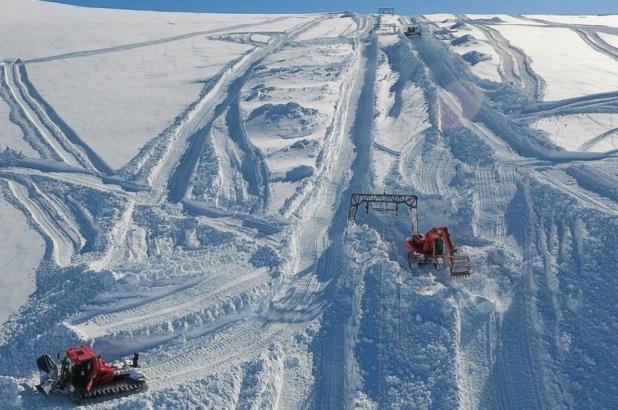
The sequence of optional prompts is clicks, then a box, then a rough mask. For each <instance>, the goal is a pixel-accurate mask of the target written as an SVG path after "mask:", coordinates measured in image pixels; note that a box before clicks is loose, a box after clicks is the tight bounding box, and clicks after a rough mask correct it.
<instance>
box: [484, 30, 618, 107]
mask: <svg viewBox="0 0 618 410" xmlns="http://www.w3.org/2000/svg"><path fill="white" fill-rule="evenodd" d="M492 27H493V28H495V29H496V30H498V31H499V32H500V34H502V35H503V36H504V37H505V38H506V39H507V40H508V41H509V42H510V43H511V44H513V45H514V46H515V47H519V48H520V49H522V50H523V51H524V52H525V53H526V54H527V55H528V56H530V58H531V60H532V68H533V69H534V70H535V71H536V72H537V73H538V74H539V75H540V76H541V77H543V79H544V80H545V82H546V88H545V91H544V100H546V101H554V100H562V99H565V98H570V97H579V96H582V95H586V94H594V93H602V92H607V91H614V90H616V89H618V61H616V60H614V59H612V58H611V57H609V56H607V55H605V54H603V53H600V52H598V51H596V50H594V49H592V48H590V46H588V44H586V43H585V42H584V41H583V40H582V39H581V38H580V37H579V36H578V35H577V34H576V33H575V32H573V31H572V30H570V29H568V28H556V27H525V26H517V25H494V26H492ZM548 50H551V52H548Z"/></svg>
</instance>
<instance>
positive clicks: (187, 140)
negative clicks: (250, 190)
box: [152, 17, 324, 203]
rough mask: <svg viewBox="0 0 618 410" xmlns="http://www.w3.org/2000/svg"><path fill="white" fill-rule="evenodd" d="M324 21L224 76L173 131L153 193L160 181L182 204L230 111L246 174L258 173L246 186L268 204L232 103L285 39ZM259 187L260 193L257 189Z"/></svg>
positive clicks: (260, 169) (264, 179)
mask: <svg viewBox="0 0 618 410" xmlns="http://www.w3.org/2000/svg"><path fill="white" fill-rule="evenodd" d="M323 18H324V17H318V18H316V19H314V20H311V21H309V22H307V23H301V24H299V25H297V26H295V27H294V28H292V29H291V30H289V31H288V32H286V33H282V34H279V35H277V36H274V37H272V38H271V41H270V42H269V43H267V44H266V45H264V47H261V48H256V49H254V51H252V52H250V53H249V54H247V55H245V56H244V57H243V58H242V59H241V60H240V61H239V62H238V63H237V64H235V66H233V67H231V68H230V69H228V70H226V71H225V72H224V73H223V75H222V76H221V78H220V79H219V81H218V82H217V84H216V85H215V86H214V87H213V89H212V90H211V92H209V93H208V94H207V95H206V96H205V97H204V98H203V99H201V100H199V101H198V102H197V103H196V104H195V107H194V108H192V109H191V110H190V111H189V112H188V114H187V120H186V122H185V123H184V124H183V125H182V126H180V127H179V129H177V130H176V131H174V133H175V134H176V136H175V137H174V139H175V140H178V139H180V140H181V141H180V142H174V143H173V145H174V146H175V148H173V157H170V158H169V159H166V160H164V164H167V165H164V166H163V167H160V168H161V169H162V171H163V172H165V174H168V175H165V174H163V175H162V176H160V177H158V176H155V177H154V179H159V180H160V182H153V183H152V186H153V188H154V189H155V190H157V189H158V190H159V191H161V188H157V187H161V186H162V184H163V181H167V182H166V185H167V196H168V200H169V201H170V202H173V203H178V202H180V201H182V200H183V198H184V196H185V194H186V191H187V188H188V184H189V182H190V176H191V174H192V173H193V171H194V169H195V167H196V164H197V161H198V159H199V156H200V154H201V152H202V150H203V148H204V145H205V140H206V137H207V136H208V134H209V133H210V130H211V128H212V124H213V123H214V121H215V120H216V118H217V117H218V116H219V115H221V114H222V113H224V112H225V110H226V109H228V107H229V109H230V111H228V112H231V115H232V118H231V123H233V124H235V123H237V124H238V126H232V127H230V128H231V130H232V131H235V132H236V133H235V134H234V135H236V136H237V138H235V140H237V141H236V142H237V145H239V144H242V142H243V140H244V141H246V144H242V145H240V146H241V148H242V147H243V145H244V148H245V151H246V152H245V153H246V155H247V156H248V158H249V164H250V165H249V170H248V171H247V172H252V171H251V170H253V172H257V175H255V177H252V178H250V179H249V180H248V182H249V183H250V184H252V186H253V187H254V189H255V190H256V192H260V191H261V193H262V194H266V197H265V198H263V201H264V203H267V202H268V189H269V188H268V171H267V169H266V165H265V162H264V161H263V157H262V156H261V154H259V152H258V151H257V149H255V147H252V146H251V145H250V144H249V141H248V139H247V138H246V132H243V131H244V126H242V125H240V123H241V122H242V119H241V118H240V113H239V112H238V113H237V115H234V109H235V106H234V105H233V103H234V101H236V100H237V99H238V98H239V94H240V91H241V89H242V86H243V85H244V83H245V82H246V80H247V78H248V77H249V76H250V75H251V74H252V72H253V70H254V68H255V67H256V66H257V65H258V64H259V63H260V62H261V61H263V60H264V59H265V58H266V57H268V56H269V55H270V54H272V53H273V52H275V51H277V50H278V49H279V48H281V47H282V46H283V45H284V44H285V42H286V41H287V40H288V39H293V38H294V37H296V36H297V35H298V34H300V33H302V32H303V31H305V30H307V29H309V28H310V27H312V26H313V25H315V24H317V23H319V22H320V21H321V20H322V19H323ZM210 100H212V102H211V101H210ZM238 111H239V107H238ZM229 123H230V122H228V124H229ZM188 134H190V135H188ZM172 166H174V168H173V169H171V167H172ZM241 172H243V171H241ZM243 175H246V176H249V174H247V173H246V172H243ZM260 186H261V189H260V188H258V187H260ZM161 194H162V191H161Z"/></svg>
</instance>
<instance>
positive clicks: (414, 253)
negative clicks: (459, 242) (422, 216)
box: [348, 193, 470, 277]
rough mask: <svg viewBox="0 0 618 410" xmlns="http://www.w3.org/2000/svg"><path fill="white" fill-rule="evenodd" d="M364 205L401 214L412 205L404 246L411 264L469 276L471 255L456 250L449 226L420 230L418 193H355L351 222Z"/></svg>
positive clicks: (367, 207) (350, 209)
mask: <svg viewBox="0 0 618 410" xmlns="http://www.w3.org/2000/svg"><path fill="white" fill-rule="evenodd" d="M361 206H362V207H364V208H365V211H366V212H367V213H369V210H370V209H371V210H374V211H378V212H391V213H394V214H398V213H399V208H400V207H407V208H409V210H410V225H411V228H412V236H410V237H408V238H407V240H406V241H405V247H406V253H407V256H408V262H409V263H410V267H412V264H413V263H414V264H416V265H425V264H433V265H434V267H435V268H436V269H444V268H445V267H447V266H448V268H449V271H450V273H451V276H453V277H462V276H468V275H470V258H469V257H468V256H467V255H463V254H461V253H458V252H457V249H456V248H455V246H454V245H453V242H452V241H451V237H450V235H449V232H448V229H447V228H446V227H442V228H432V229H431V230H429V232H427V233H426V234H425V235H424V236H423V235H420V234H419V233H418V216H417V212H416V210H417V197H416V195H398V194H386V193H384V194H352V200H351V202H350V208H349V211H348V221H356V213H357V212H358V208H359V207H361Z"/></svg>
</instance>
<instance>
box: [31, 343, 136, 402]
mask: <svg viewBox="0 0 618 410" xmlns="http://www.w3.org/2000/svg"><path fill="white" fill-rule="evenodd" d="M138 359H139V355H138V354H137V353H134V354H133V358H131V359H124V360H121V361H118V362H112V363H107V362H106V361H105V360H103V359H102V358H101V355H97V354H96V353H95V352H94V351H93V350H92V349H91V348H90V347H88V346H79V347H70V348H68V349H67V350H66V354H65V356H64V359H63V360H62V363H61V365H60V366H58V364H57V363H56V362H55V361H54V359H53V358H52V357H51V356H50V355H48V354H44V355H42V356H40V357H39V358H37V359H36V364H37V367H38V368H39V372H40V375H41V382H40V384H38V385H37V386H36V388H37V389H38V390H39V391H40V392H42V393H44V394H45V395H46V396H48V395H49V394H50V393H51V392H53V391H64V392H67V393H70V394H71V396H72V398H73V400H74V401H75V402H76V403H79V402H81V401H82V400H83V399H90V398H95V397H102V396H109V395H116V394H121V393H125V392H130V391H134V390H139V389H145V388H146V377H145V376H144V373H142V371H141V370H140V369H139V364H138Z"/></svg>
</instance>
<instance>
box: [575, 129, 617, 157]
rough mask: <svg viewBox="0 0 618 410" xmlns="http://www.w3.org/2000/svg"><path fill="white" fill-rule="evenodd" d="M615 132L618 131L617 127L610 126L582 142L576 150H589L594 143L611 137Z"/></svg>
mask: <svg viewBox="0 0 618 410" xmlns="http://www.w3.org/2000/svg"><path fill="white" fill-rule="evenodd" d="M616 133H618V128H612V129H611V130H609V131H605V132H604V133H602V134H599V135H597V136H596V137H594V138H591V139H589V140H588V141H586V142H584V143H583V144H582V145H580V146H579V148H577V150H578V151H589V150H590V149H591V148H592V147H594V146H595V145H596V144H598V143H599V142H601V141H603V140H604V139H606V138H609V137H611V136H612V135H614V134H616Z"/></svg>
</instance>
